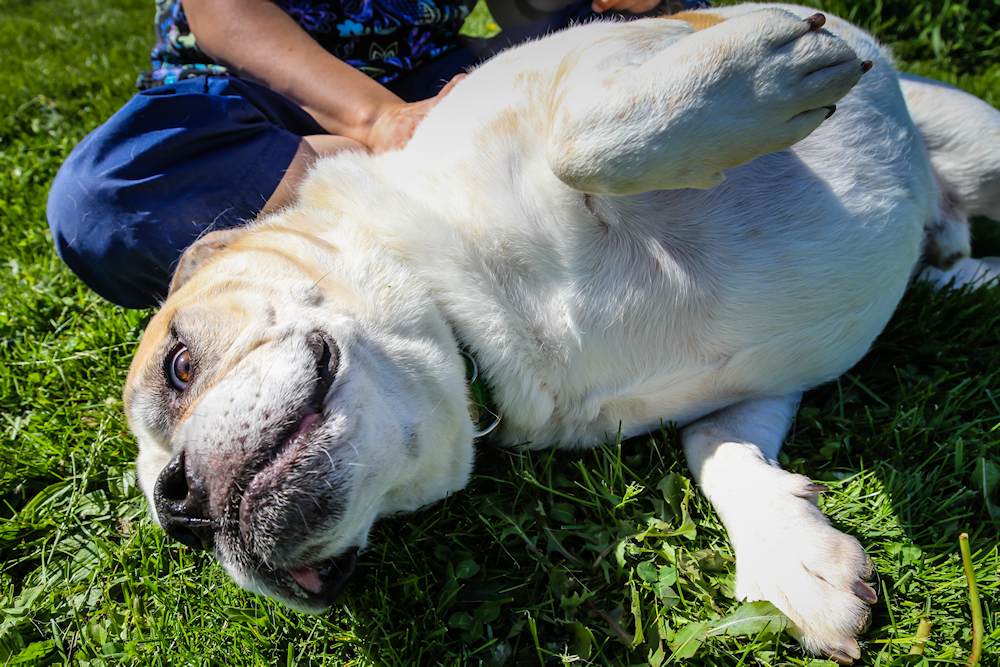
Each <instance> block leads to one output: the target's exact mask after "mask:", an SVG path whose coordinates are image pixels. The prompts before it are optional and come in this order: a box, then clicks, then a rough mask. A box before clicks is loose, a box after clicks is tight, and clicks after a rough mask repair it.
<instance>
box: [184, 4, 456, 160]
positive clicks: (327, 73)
mask: <svg viewBox="0 0 1000 667" xmlns="http://www.w3.org/2000/svg"><path fill="white" fill-rule="evenodd" d="M184 11H185V14H186V15H187V19H188V24H189V25H190V27H191V31H192V33H194V35H195V37H196V38H197V40H198V47H199V48H200V49H201V50H202V51H204V52H205V53H206V54H207V55H208V56H210V57H211V58H213V59H215V60H216V61H218V62H219V63H221V64H223V65H226V66H227V67H228V68H230V69H231V70H232V71H234V72H236V73H237V74H238V75H239V76H241V77H242V78H245V79H247V80H250V81H254V82H255V83H259V84H262V85H264V86H267V87H268V88H270V89H271V90H274V91H275V92H278V93H281V94H282V95H284V96H285V97H287V98H288V99H290V100H292V101H293V102H295V103H296V104H298V105H299V106H301V107H302V108H303V109H305V110H306V111H307V112H308V113H309V114H310V115H311V116H312V117H313V118H314V119H315V120H316V122H317V123H319V124H320V125H321V126H322V127H323V129H325V130H326V131H327V132H329V133H330V134H333V135H338V136H343V137H348V138H350V139H354V140H355V141H358V142H360V143H361V144H363V145H365V146H366V147H368V148H369V149H370V150H372V151H374V152H379V151H382V150H388V149H392V148H399V147H401V146H403V145H404V144H406V142H407V141H409V138H410V136H411V135H412V134H413V130H414V129H415V128H416V126H417V124H419V122H420V121H421V120H422V119H423V117H424V116H425V115H426V114H427V112H428V111H430V109H431V108H432V107H433V106H434V105H435V104H436V103H437V101H438V100H440V98H441V97H443V96H444V95H446V94H447V92H448V91H449V90H450V87H446V88H445V89H444V90H442V91H441V93H439V94H438V95H437V96H435V97H432V98H430V99H427V100H422V101H420V102H415V103H409V104H408V103H406V102H404V101H403V100H402V99H400V98H399V97H397V96H396V95H395V94H393V93H392V92H391V91H389V90H388V89H387V88H386V87H384V86H382V85H381V84H380V83H378V82H377V81H374V80H372V79H370V78H369V77H368V76H366V75H365V74H363V73H361V72H359V71H358V70H356V69H354V68H353V67H351V66H350V65H348V64H347V63H345V62H343V61H341V60H339V59H337V58H336V57H334V56H333V55H331V54H330V53H329V52H327V51H326V50H325V49H324V48H323V47H322V46H320V45H319V44H318V43H317V42H316V41H315V40H314V39H313V38H312V37H311V36H310V35H309V34H308V33H307V32H306V31H305V30H303V29H302V28H301V27H300V26H299V25H298V24H297V23H296V22H295V21H294V19H292V18H291V17H290V16H289V15H288V14H286V13H285V12H284V10H282V9H281V8H280V7H278V6H277V5H275V4H274V3H273V2H270V1H269V0H184Z"/></svg>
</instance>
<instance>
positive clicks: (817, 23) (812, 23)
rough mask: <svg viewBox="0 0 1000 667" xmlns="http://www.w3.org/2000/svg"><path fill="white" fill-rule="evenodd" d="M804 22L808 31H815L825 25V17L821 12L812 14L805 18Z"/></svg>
mask: <svg viewBox="0 0 1000 667" xmlns="http://www.w3.org/2000/svg"><path fill="white" fill-rule="evenodd" d="M806 23H808V24H809V32H816V31H817V30H819V29H820V28H822V27H823V26H824V25H826V17H825V16H823V15H822V14H813V15H812V16H810V17H809V18H807V19H806Z"/></svg>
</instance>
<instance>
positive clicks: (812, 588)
mask: <svg viewBox="0 0 1000 667" xmlns="http://www.w3.org/2000/svg"><path fill="white" fill-rule="evenodd" d="M800 396H801V394H795V395H790V396H785V397H779V398H770V399H758V400H751V401H745V402H743V403H738V404H736V405H733V406H730V407H728V408H725V409H723V410H720V411H718V412H716V413H713V414H711V415H709V416H708V417H705V418H703V419H701V420H699V421H697V422H695V423H693V424H691V425H689V426H687V427H686V428H685V429H684V430H683V431H682V432H681V439H682V441H683V443H684V452H685V454H686V455H687V459H688V465H689V466H690V468H691V472H692V473H693V474H694V477H695V479H696V480H697V481H698V484H699V485H700V486H701V490H702V492H703V493H704V494H705V495H706V496H707V497H708V499H709V500H710V501H711V502H712V505H713V506H714V507H715V510H716V511H717V512H718V513H719V516H720V517H721V518H722V522H723V523H724V524H725V526H726V531H727V532H728V533H729V538H730V540H731V541H732V543H733V548H734V549H735V551H736V596H737V597H738V598H740V599H747V600H751V601H753V600H767V601H769V602H771V603H772V604H774V606H776V607H777V608H778V609H780V610H781V611H783V612H784V613H785V615H786V616H788V618H790V619H791V620H792V622H793V623H794V626H793V627H791V628H789V632H790V633H791V634H792V635H793V636H795V637H796V638H797V639H798V640H799V641H800V642H801V643H802V645H803V646H805V647H806V648H807V649H809V650H810V651H813V652H816V653H824V654H826V655H827V656H829V657H830V658H832V659H833V660H835V661H837V662H839V663H842V664H850V663H851V662H852V661H853V660H855V659H857V658H860V657H861V652H860V649H859V647H858V642H857V640H856V639H855V635H856V634H857V633H859V632H861V631H863V630H864V627H865V625H866V623H867V620H868V616H869V605H871V604H874V603H875V602H876V601H877V598H876V595H875V591H873V590H872V589H871V587H869V586H868V584H866V583H865V580H866V579H868V578H869V577H870V576H871V575H872V573H873V568H872V563H871V560H870V559H869V558H868V556H867V554H865V551H864V549H863V548H862V547H861V544H860V543H858V541H857V540H856V539H854V538H853V537H850V536H848V535H845V534H844V533H842V532H840V531H839V530H837V529H835V528H833V527H832V526H831V525H830V522H829V521H828V520H827V519H826V517H825V516H823V514H822V512H820V510H819V508H818V507H817V506H816V500H817V497H818V496H819V494H820V492H822V491H824V490H825V487H823V486H821V485H819V484H814V483H813V482H811V481H810V480H809V479H807V478H805V477H803V476H802V475H795V474H792V473H790V472H786V471H784V470H782V469H781V468H779V467H778V464H777V461H776V458H777V455H778V450H779V449H780V448H781V442H782V440H783V439H784V437H785V434H786V432H787V431H788V427H789V425H790V424H791V421H792V417H793V416H794V415H795V409H796V406H797V404H798V400H799V398H800Z"/></svg>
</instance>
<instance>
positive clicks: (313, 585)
mask: <svg viewBox="0 0 1000 667" xmlns="http://www.w3.org/2000/svg"><path fill="white" fill-rule="evenodd" d="M288 574H290V575H292V579H294V580H295V581H297V582H298V583H299V586H301V587H302V588H304V589H306V590H307V591H309V592H310V593H316V594H319V593H320V592H321V591H322V590H323V582H322V581H320V580H319V573H318V572H316V570H314V569H313V568H311V567H306V566H304V565H299V566H296V567H290V568H288Z"/></svg>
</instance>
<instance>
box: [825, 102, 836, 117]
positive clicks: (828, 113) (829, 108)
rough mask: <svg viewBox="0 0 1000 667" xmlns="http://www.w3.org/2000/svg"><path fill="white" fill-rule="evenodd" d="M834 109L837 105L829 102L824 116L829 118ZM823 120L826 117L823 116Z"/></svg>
mask: <svg viewBox="0 0 1000 667" xmlns="http://www.w3.org/2000/svg"><path fill="white" fill-rule="evenodd" d="M836 110H837V105H836V104H831V105H830V106H828V107H827V108H826V117H827V118H829V117H830V116H832V115H833V113H834V112H835V111H836ZM824 120H826V119H825V118H824Z"/></svg>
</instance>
